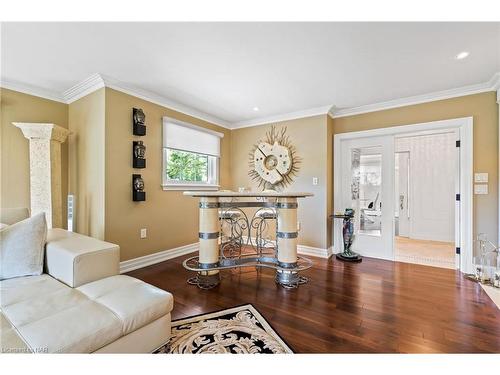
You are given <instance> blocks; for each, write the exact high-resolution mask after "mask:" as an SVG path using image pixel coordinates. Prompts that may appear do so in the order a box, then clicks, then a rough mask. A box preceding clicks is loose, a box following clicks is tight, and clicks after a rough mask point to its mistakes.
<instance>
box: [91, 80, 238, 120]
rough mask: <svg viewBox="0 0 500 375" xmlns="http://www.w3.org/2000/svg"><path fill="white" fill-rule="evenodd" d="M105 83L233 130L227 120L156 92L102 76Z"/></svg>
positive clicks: (110, 86)
mask: <svg viewBox="0 0 500 375" xmlns="http://www.w3.org/2000/svg"><path fill="white" fill-rule="evenodd" d="M100 76H101V77H102V79H103V81H104V84H105V86H106V87H109V88H111V89H113V90H117V91H121V92H123V93H125V94H129V95H132V96H135V97H137V98H139V99H143V100H146V101H148V102H151V103H154V104H158V105H161V106H162V107H166V108H169V109H172V110H174V111H177V112H181V113H184V114H186V115H189V116H193V117H196V118H198V119H200V120H205V121H208V122H211V123H213V124H216V125H219V126H222V127H223V128H226V129H231V124H230V123H229V122H227V121H225V120H222V119H220V118H218V117H216V116H212V115H210V114H208V113H205V112H202V111H199V110H197V109H195V108H192V107H188V106H185V105H183V104H180V103H177V102H175V101H173V100H171V99H168V98H166V97H164V96H161V95H158V94H155V93H154V92H151V91H147V90H143V89H141V88H138V87H133V86H130V85H127V84H124V83H123V82H120V81H118V80H116V79H114V78H111V77H108V76H102V75H100Z"/></svg>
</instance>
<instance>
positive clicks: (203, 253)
mask: <svg viewBox="0 0 500 375" xmlns="http://www.w3.org/2000/svg"><path fill="white" fill-rule="evenodd" d="M219 232H220V223H219V199H218V198H216V197H215V198H208V197H202V198H200V230H199V233H198V237H199V264H198V266H199V268H209V267H213V266H217V265H218V263H219ZM219 281H220V276H219V271H218V270H212V271H202V272H199V273H198V280H197V284H198V286H199V287H201V288H211V287H214V286H216V285H217V284H219Z"/></svg>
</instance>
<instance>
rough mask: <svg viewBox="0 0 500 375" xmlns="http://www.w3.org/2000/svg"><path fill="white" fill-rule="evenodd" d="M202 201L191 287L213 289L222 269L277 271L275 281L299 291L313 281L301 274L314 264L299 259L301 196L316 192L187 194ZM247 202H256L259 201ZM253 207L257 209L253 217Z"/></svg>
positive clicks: (189, 266)
mask: <svg viewBox="0 0 500 375" xmlns="http://www.w3.org/2000/svg"><path fill="white" fill-rule="evenodd" d="M184 194H185V195H189V196H193V197H198V198H199V199H200V203H199V209H200V220H199V233H198V237H199V254H198V256H193V257H190V258H188V259H186V260H185V261H184V262H183V266H184V268H186V269H187V270H190V271H193V272H196V275H195V276H194V277H191V278H189V279H188V283H190V284H193V285H197V286H198V287H199V288H201V289H210V288H213V287H215V286H217V285H218V284H219V283H220V272H219V271H221V270H227V269H237V268H243V267H256V268H272V269H274V270H276V277H275V281H276V283H278V284H279V285H281V286H283V287H284V288H297V287H298V286H299V285H301V284H304V283H306V282H307V281H308V279H307V278H306V277H304V276H302V275H300V274H299V272H301V271H305V270H307V269H308V268H310V267H311V266H312V261H311V260H309V259H307V258H305V257H301V256H298V255H297V241H298V231H297V207H298V205H297V198H304V197H308V196H311V195H312V194H310V193H278V192H269V193H267V192H263V193H233V192H184ZM242 198H243V199H244V198H255V199H254V200H253V201H248V200H243V201H241V199H242ZM247 208H257V210H256V211H255V212H253V213H252V214H249V210H246V209H247Z"/></svg>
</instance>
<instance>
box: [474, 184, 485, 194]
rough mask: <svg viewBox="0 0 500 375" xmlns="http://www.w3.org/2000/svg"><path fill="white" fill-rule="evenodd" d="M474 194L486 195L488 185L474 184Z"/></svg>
mask: <svg viewBox="0 0 500 375" xmlns="http://www.w3.org/2000/svg"><path fill="white" fill-rule="evenodd" d="M474 194H488V185H487V184H474Z"/></svg>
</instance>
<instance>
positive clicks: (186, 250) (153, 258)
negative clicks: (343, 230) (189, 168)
mask: <svg viewBox="0 0 500 375" xmlns="http://www.w3.org/2000/svg"><path fill="white" fill-rule="evenodd" d="M195 251H198V242H196V243H192V244H190V245H185V246H179V247H176V248H173V249H169V250H163V251H160V252H157V253H154V254H149V255H144V256H142V257H138V258H134V259H129V260H124V261H123V262H120V273H125V272H130V271H133V270H136V269H138V268H142V267H147V266H151V265H153V264H156V263H160V262H164V261H166V260H169V259H173V258H177V257H180V256H183V255H186V254H190V253H194V252H195ZM297 252H298V253H299V254H302V255H308V256H312V257H318V258H325V259H327V258H329V257H331V256H332V254H333V247H329V248H328V249H323V248H320V247H312V246H305V245H298V246H297Z"/></svg>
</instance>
